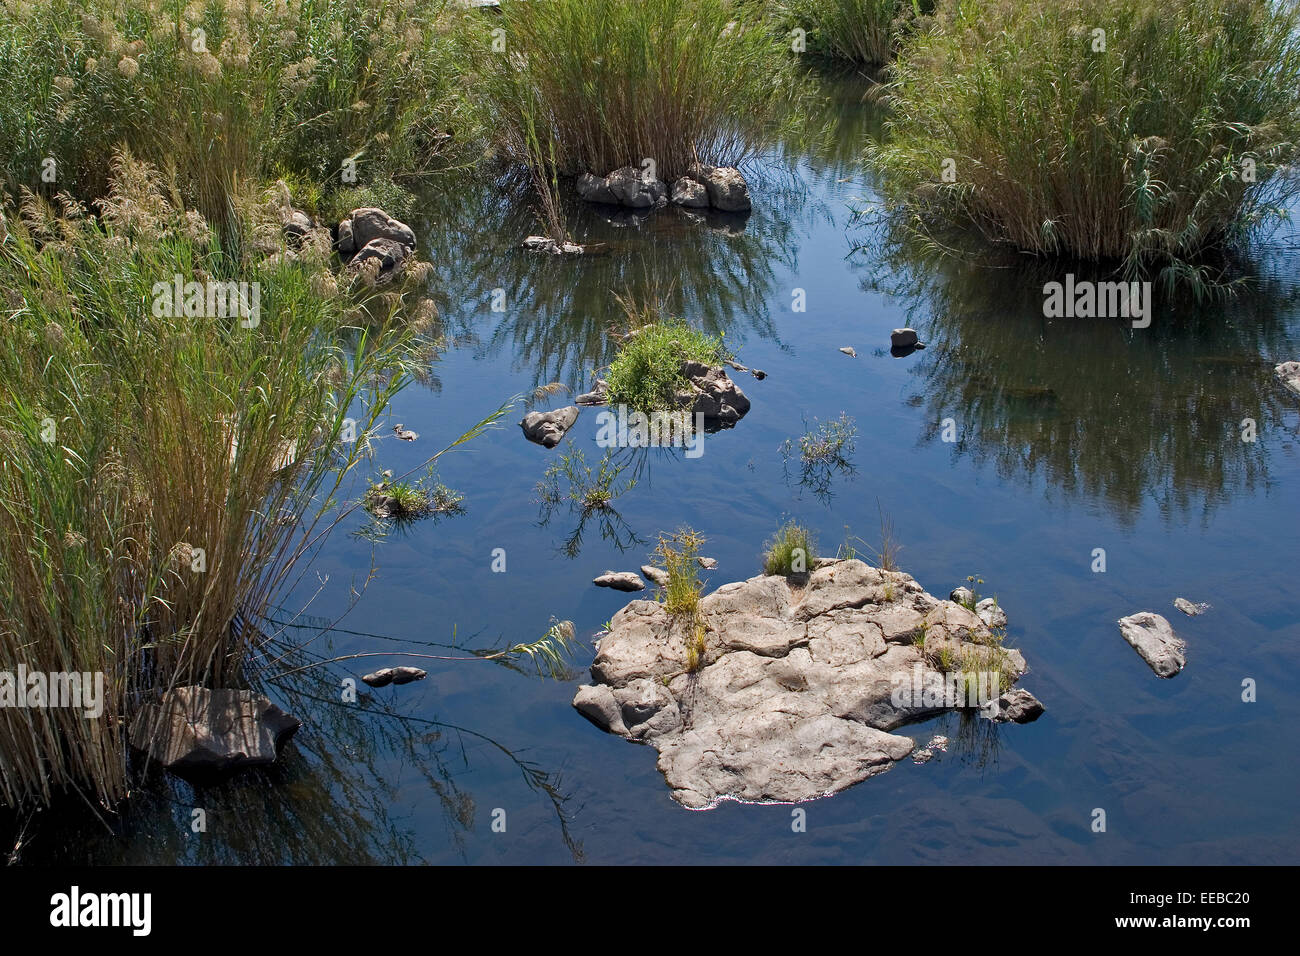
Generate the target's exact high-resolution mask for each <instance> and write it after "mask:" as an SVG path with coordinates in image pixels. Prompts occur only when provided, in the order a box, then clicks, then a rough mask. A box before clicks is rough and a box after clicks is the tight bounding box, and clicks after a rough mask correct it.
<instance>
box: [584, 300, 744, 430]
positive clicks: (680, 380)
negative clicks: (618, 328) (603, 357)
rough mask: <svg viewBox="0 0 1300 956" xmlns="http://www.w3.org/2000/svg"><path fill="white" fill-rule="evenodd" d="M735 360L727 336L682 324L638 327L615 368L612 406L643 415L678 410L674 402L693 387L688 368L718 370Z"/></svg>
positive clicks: (611, 369) (610, 394) (611, 384)
mask: <svg viewBox="0 0 1300 956" xmlns="http://www.w3.org/2000/svg"><path fill="white" fill-rule="evenodd" d="M732 357H733V355H732V353H731V352H730V351H728V350H727V347H726V344H725V342H724V341H723V334H722V333H719V334H717V335H712V334H710V333H708V332H704V331H702V330H701V329H697V328H695V327H693V326H691V325H688V324H687V323H686V322H684V321H683V320H681V319H676V318H672V319H666V320H664V321H661V322H652V323H650V324H648V325H642V326H638V327H636V328H633V329H632V330H631V331H630V332H629V334H628V335H627V336H626V338H625V339H624V341H623V345H622V347H621V348H620V349H619V351H618V355H616V356H615V357H614V361H613V363H612V364H611V365H610V367H609V374H608V375H607V376H606V380H607V382H608V383H609V392H608V401H609V404H610V405H626V406H628V407H629V408H632V409H636V410H638V411H642V412H653V411H663V410H668V409H672V408H675V407H676V402H675V401H674V396H675V395H676V394H677V392H679V391H682V390H687V389H689V386H690V380H689V379H687V377H686V374H685V373H684V372H683V371H682V363H683V362H687V361H690V362H702V363H704V364H705V365H710V366H716V365H721V364H722V363H723V362H724V361H725V360H727V359H729V358H732Z"/></svg>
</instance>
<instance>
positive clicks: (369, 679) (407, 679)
mask: <svg viewBox="0 0 1300 956" xmlns="http://www.w3.org/2000/svg"><path fill="white" fill-rule="evenodd" d="M428 676H429V673H428V671H425V670H421V669H420V668H418V667H384V668H381V669H380V670H377V671H375V672H374V673H373V674H366V675H365V676H364V677H362V678H361V679H362V681H364V682H365V683H367V684H369V685H370V686H371V687H387V686H388V685H389V684H409V683H411V682H412V681H417V680H424V679H425V678H426V677H428Z"/></svg>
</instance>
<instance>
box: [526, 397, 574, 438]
mask: <svg viewBox="0 0 1300 956" xmlns="http://www.w3.org/2000/svg"><path fill="white" fill-rule="evenodd" d="M580 412H581V409H580V408H578V406H577V405H567V406H565V407H564V408H557V409H555V410H554V411H551V412H529V413H528V414H527V415H525V416H524V417H523V421H521V422H520V423H519V427H520V428H522V429H523V430H524V437H525V438H527V439H528V440H529V441H530V442H534V443H535V444H538V445H544V446H546V447H547V448H554V447H555V446H556V445H558V444H559V443H560V441H561V440H562V439H563V438H564V435H565V432H567V431H568V430H569V429H570V428H572V427H573V423H574V422H576V421H577V420H578V414H579V413H580Z"/></svg>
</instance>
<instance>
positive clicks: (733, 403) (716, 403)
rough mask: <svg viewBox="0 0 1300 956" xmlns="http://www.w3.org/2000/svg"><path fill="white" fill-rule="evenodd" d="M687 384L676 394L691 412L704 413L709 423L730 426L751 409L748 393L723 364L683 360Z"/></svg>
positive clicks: (684, 409) (681, 405)
mask: <svg viewBox="0 0 1300 956" xmlns="http://www.w3.org/2000/svg"><path fill="white" fill-rule="evenodd" d="M681 370H682V374H683V375H685V376H686V379H687V388H686V389H684V390H682V391H679V392H678V393H677V394H676V396H675V403H676V405H677V406H678V408H680V409H681V410H683V411H685V412H687V413H688V414H689V415H692V416H694V415H697V414H698V415H701V416H703V418H704V421H705V423H706V424H708V425H711V426H714V427H724V428H729V427H731V426H732V425H734V424H736V422H738V421H740V420H741V419H742V418H744V417H745V415H746V414H747V413H748V412H749V409H750V401H749V398H748V396H746V395H745V393H744V392H742V391H741V390H740V386H739V385H737V384H736V383H735V382H733V381H732V380H731V377H730V376H729V375H727V373H726V371H724V370H723V369H722V368H720V367H716V368H715V367H713V366H709V365H705V364H704V363H703V362H692V361H689V360H686V361H683V362H682V365H681Z"/></svg>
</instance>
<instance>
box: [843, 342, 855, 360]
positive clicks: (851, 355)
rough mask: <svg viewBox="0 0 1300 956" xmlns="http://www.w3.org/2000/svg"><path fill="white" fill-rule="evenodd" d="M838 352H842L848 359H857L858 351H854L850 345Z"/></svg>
mask: <svg viewBox="0 0 1300 956" xmlns="http://www.w3.org/2000/svg"><path fill="white" fill-rule="evenodd" d="M840 351H841V352H843V353H844V354H845V355H847V356H848V357H849V358H857V357H858V350H857V349H855V348H854V347H853V346H852V345H846V346H844V347H843V348H841V349H840Z"/></svg>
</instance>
